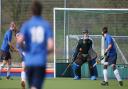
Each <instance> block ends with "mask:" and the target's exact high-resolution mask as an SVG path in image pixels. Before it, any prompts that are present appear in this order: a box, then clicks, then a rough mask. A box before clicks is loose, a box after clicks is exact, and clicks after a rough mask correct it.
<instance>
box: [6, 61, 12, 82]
mask: <svg viewBox="0 0 128 89" xmlns="http://www.w3.org/2000/svg"><path fill="white" fill-rule="evenodd" d="M10 70H11V59H8V60H7V76H6V79H10Z"/></svg>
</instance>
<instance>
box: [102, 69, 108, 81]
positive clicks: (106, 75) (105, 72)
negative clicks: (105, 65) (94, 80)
mask: <svg viewBox="0 0 128 89" xmlns="http://www.w3.org/2000/svg"><path fill="white" fill-rule="evenodd" d="M103 75H104V81H105V82H108V72H107V69H104V70H103Z"/></svg>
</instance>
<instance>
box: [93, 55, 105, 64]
mask: <svg viewBox="0 0 128 89" xmlns="http://www.w3.org/2000/svg"><path fill="white" fill-rule="evenodd" d="M103 59H104V56H100V58H99V59H98V60H96V63H95V64H93V67H95V66H96V65H97V64H99V63H100V62H101V61H102V60H103Z"/></svg>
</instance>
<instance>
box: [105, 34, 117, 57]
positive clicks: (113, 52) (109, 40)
mask: <svg viewBox="0 0 128 89" xmlns="http://www.w3.org/2000/svg"><path fill="white" fill-rule="evenodd" d="M110 44H111V45H112V48H111V49H110V50H109V51H108V56H110V57H111V56H114V55H116V54H117V53H116V47H115V44H114V41H113V39H112V37H111V36H110V35H109V34H106V37H105V48H106V49H107V48H108V46H109V45H110Z"/></svg>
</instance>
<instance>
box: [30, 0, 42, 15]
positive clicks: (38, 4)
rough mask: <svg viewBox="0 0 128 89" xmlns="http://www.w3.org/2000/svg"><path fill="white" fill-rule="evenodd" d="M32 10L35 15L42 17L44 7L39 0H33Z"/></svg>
mask: <svg viewBox="0 0 128 89" xmlns="http://www.w3.org/2000/svg"><path fill="white" fill-rule="evenodd" d="M31 9H32V14H33V15H37V16H40V15H41V13H42V10H43V5H42V4H41V2H39V1H38V0H33V2H32V6H31Z"/></svg>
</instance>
